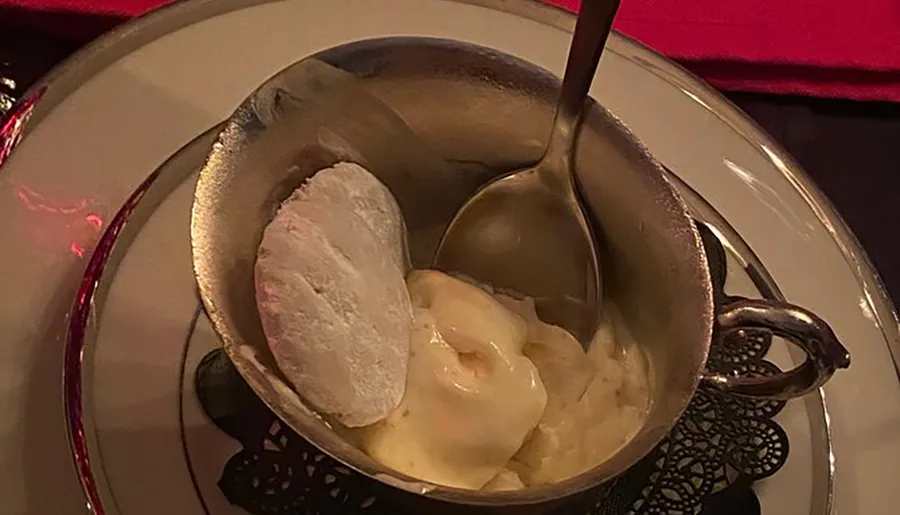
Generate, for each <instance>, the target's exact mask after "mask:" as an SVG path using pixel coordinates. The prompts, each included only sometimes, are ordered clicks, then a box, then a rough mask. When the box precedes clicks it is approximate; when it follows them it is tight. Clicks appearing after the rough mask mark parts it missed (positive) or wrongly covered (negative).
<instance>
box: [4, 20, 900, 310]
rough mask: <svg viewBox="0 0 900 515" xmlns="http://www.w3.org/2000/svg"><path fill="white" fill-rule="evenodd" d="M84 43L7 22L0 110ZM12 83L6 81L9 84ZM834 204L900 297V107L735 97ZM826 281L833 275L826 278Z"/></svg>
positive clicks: (891, 289) (778, 97) (762, 96)
mask: <svg viewBox="0 0 900 515" xmlns="http://www.w3.org/2000/svg"><path fill="white" fill-rule="evenodd" d="M79 45H80V43H75V42H72V41H68V40H64V39H60V38H59V37H55V36H54V35H52V34H49V33H46V32H43V31H41V30H37V29H35V28H32V27H25V26H20V25H14V24H9V23H3V22H0V108H2V105H3V95H4V94H5V95H9V96H12V97H14V96H16V95H17V94H20V93H21V92H22V91H23V90H24V89H26V88H27V87H28V86H29V85H30V84H31V83H33V82H34V81H35V80H37V79H38V78H39V77H40V76H41V75H43V74H44V73H46V72H47V71H48V70H49V69H50V68H51V67H52V66H53V65H55V64H56V63H58V62H59V61H61V60H63V59H65V58H66V57H67V56H68V55H70V54H71V53H72V52H74V51H75V50H77V49H78V47H79ZM4 78H6V79H11V81H9V80H7V81H4V80H2V79H4ZM728 96H729V98H730V99H731V100H732V101H733V102H734V103H736V104H737V105H738V106H739V107H741V108H742V109H743V110H744V111H746V112H747V113H748V114H749V115H750V116H751V117H752V118H753V119H755V120H756V121H757V123H759V125H761V126H762V127H763V128H764V129H765V130H767V131H768V132H769V133H770V134H771V135H772V136H773V137H774V138H775V139H776V140H778V141H779V142H780V143H781V144H782V145H783V146H784V147H785V149H787V151H788V152H789V153H791V154H792V155H793V156H794V157H795V158H796V159H797V161H798V162H799V163H800V164H801V166H803V168H805V169H806V171H807V172H809V174H810V175H811V176H812V177H813V179H814V181H815V182H816V183H817V184H818V185H819V187H820V188H821V189H822V190H823V191H824V192H825V194H826V195H827V196H828V197H829V198H830V199H831V200H832V202H833V203H834V204H835V206H836V207H837V209H838V211H839V212H840V213H841V215H842V216H843V217H844V219H845V220H846V221H847V223H848V224H849V226H850V227H851V229H852V230H853V231H854V232H855V233H856V235H857V237H858V238H859V240H860V241H861V242H862V245H863V247H864V248H865V249H866V251H867V252H868V254H869V256H870V257H871V259H872V261H873V262H874V263H875V266H876V268H877V269H878V272H879V273H880V274H881V277H882V279H883V280H884V282H885V284H886V286H887V290H888V292H889V294H890V295H891V297H892V298H894V299H900V238H898V237H897V230H896V228H895V227H896V225H898V222H900V215H898V210H897V206H896V205H895V204H894V202H896V197H897V193H898V192H900V166H898V164H897V157H896V154H897V144H898V142H900V104H889V103H881V102H867V103H863V102H852V101H846V100H822V99H812V98H804V97H787V96H776V95H760V94H741V93H732V94H729V95H728ZM822 280H827V278H822Z"/></svg>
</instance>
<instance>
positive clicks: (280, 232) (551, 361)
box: [192, 38, 848, 507]
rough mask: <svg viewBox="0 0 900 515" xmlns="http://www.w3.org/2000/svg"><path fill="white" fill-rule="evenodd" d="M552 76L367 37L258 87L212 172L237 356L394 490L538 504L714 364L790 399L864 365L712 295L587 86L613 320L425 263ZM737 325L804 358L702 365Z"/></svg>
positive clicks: (651, 168)
mask: <svg viewBox="0 0 900 515" xmlns="http://www.w3.org/2000/svg"><path fill="white" fill-rule="evenodd" d="M556 88H557V82H556V79H555V78H554V77H553V76H552V75H550V74H549V73H547V72H545V71H544V70H541V69H539V68H537V67H535V66H533V65H531V64H528V63H525V62H522V61H519V60H517V59H515V58H513V57H511V56H507V55H503V54H500V53H497V52H494V51H492V50H489V49H485V48H480V47H475V46H472V45H468V44H465V43H460V42H451V41H444V40H433V39H423V38H389V39H382V40H369V41H363V42H358V43H353V44H350V45H346V46H342V47H338V48H334V49H329V50H326V51H324V52H322V53H320V54H318V55H316V56H313V57H311V58H309V59H307V60H304V61H301V62H299V63H297V64H295V65H293V66H291V67H289V68H287V69H285V70H284V71H282V72H280V73H279V74H278V75H276V76H274V77H273V78H272V79H270V80H269V81H268V82H267V83H266V84H264V85H263V86H261V87H260V88H259V89H258V90H257V91H256V92H254V93H253V95H251V97H250V98H248V100H247V101H245V102H244V103H243V104H242V105H241V106H240V107H239V108H238V110H237V111H236V112H235V114H234V115H233V116H232V117H231V118H230V119H229V121H228V123H227V124H226V127H225V128H224V129H223V131H222V133H221V134H220V137H219V140H218V142H217V143H216V145H215V146H214V148H213V150H212V152H211V154H210V156H209V159H208V161H207V163H206V165H205V167H204V169H203V170H202V172H201V177H200V180H199V183H198V186H197V191H196V195H195V204H194V210H193V218H192V241H193V251H194V264H195V272H196V275H197V279H198V283H199V286H200V292H201V296H202V297H203V301H204V304H205V306H206V308H207V311H208V313H209V315H210V318H211V320H212V322H213V325H214V327H215V329H216V331H217V332H218V334H219V335H220V337H221V338H222V340H223V344H224V347H225V349H226V351H227V352H228V355H229V356H230V357H231V359H232V360H233V361H234V363H235V365H236V366H237V368H238V370H239V371H240V372H241V373H242V375H243V376H244V377H245V379H246V380H247V382H248V383H249V384H250V385H251V387H252V388H253V389H254V390H255V391H256V392H257V393H258V394H259V395H260V397H261V398H262V399H263V400H264V401H265V402H266V403H267V404H269V406H270V407H272V409H273V410H274V411H275V413H276V414H278V415H279V417H281V418H282V419H283V420H284V421H285V422H286V423H287V424H288V425H290V426H291V427H292V428H293V429H294V430H296V431H297V432H298V433H299V434H300V435H302V436H304V437H306V438H307V439H309V440H310V441H311V442H312V443H313V444H315V445H317V446H318V447H320V448H321V449H322V450H323V451H325V452H327V453H328V454H330V455H331V456H333V457H335V458H336V459H338V460H340V461H342V462H344V463H346V464H347V465H348V466H350V467H352V468H353V469H355V470H357V471H359V472H361V473H363V474H365V475H367V476H369V477H371V478H374V479H376V480H379V481H381V482H383V483H386V484H388V485H390V486H391V487H394V488H396V489H399V490H403V491H406V492H410V493H413V494H416V495H419V496H421V497H423V498H434V499H440V500H443V501H450V502H454V503H466V504H472V505H487V506H491V507H498V506H511V505H531V506H540V505H543V504H545V503H549V502H552V501H554V500H558V499H561V498H564V497H567V496H569V495H572V494H575V493H577V492H580V491H583V490H585V489H588V488H590V487H593V486H596V485H598V484H601V483H603V482H605V481H608V480H609V479H611V478H614V477H616V476H617V475H618V474H620V473H621V472H623V471H624V470H626V469H627V468H628V467H629V466H630V465H632V464H633V463H635V462H636V461H637V460H638V459H640V458H641V457H642V456H644V455H645V454H646V453H647V452H649V451H650V449H652V447H653V446H654V445H655V444H656V443H657V442H658V441H659V440H660V439H661V438H662V437H663V436H664V435H665V434H666V432H667V431H668V429H669V428H670V427H671V426H672V424H673V423H674V422H675V421H676V420H677V418H678V416H679V415H680V414H681V412H682V411H683V409H684V408H685V407H686V405H687V403H688V401H689V400H690V398H691V396H692V394H693V392H694V390H695V389H696V388H697V385H698V384H699V382H700V381H701V380H703V381H706V382H708V383H709V384H711V385H714V386H716V387H719V388H722V389H724V390H727V391H731V392H734V393H736V394H739V395H757V396H769V397H776V398H786V397H790V396H796V395H800V394H803V393H805V392H808V391H810V390H811V389H814V388H816V387H818V386H819V385H820V384H822V382H824V381H825V380H827V378H828V377H830V375H831V374H832V373H833V372H834V370H835V369H836V368H840V367H843V366H846V365H847V364H848V357H847V354H846V351H845V350H844V349H843V347H842V346H841V345H840V344H839V343H838V342H837V340H836V338H835V337H834V335H833V333H831V331H830V329H828V327H827V325H825V324H824V323H823V322H822V321H821V320H819V319H818V318H817V317H815V316H814V315H812V314H811V313H808V312H806V311H804V310H802V309H800V308H797V307H794V306H789V305H778V304H773V303H767V302H763V301H738V302H736V303H734V304H732V305H728V306H720V307H714V306H713V299H712V288H711V283H710V277H709V270H708V267H707V263H706V260H705V256H704V253H703V248H702V243H701V240H700V238H699V234H698V232H697V229H696V227H695V226H694V223H693V220H692V219H691V217H690V216H689V213H688V212H687V209H686V207H685V204H684V203H683V201H682V200H681V199H680V198H679V197H678V195H677V194H676V193H675V191H674V190H673V188H672V187H671V186H670V185H669V183H668V182H667V181H666V179H665V175H664V173H663V170H662V169H661V167H660V166H659V164H658V163H656V162H655V161H654V160H653V158H652V157H651V156H650V155H649V154H648V152H647V151H646V149H644V148H643V146H642V145H640V143H639V142H638V141H637V140H636V139H635V138H634V137H633V135H631V134H630V133H629V132H628V130H627V129H626V128H625V127H624V126H623V125H622V124H621V123H620V122H619V121H618V120H616V119H615V118H614V117H613V116H612V115H611V114H610V113H608V112H606V111H605V110H604V109H603V108H602V107H601V106H599V105H598V104H596V103H595V102H593V101H589V105H588V106H587V108H586V114H585V118H584V122H583V125H582V128H581V132H580V135H579V141H578V147H577V149H576V154H575V163H574V164H575V172H576V178H577V183H578V189H579V192H580V194H581V197H582V200H583V203H584V205H585V208H586V210H587V212H588V213H589V215H590V218H591V222H592V224H593V226H594V227H595V229H596V231H597V234H598V235H599V239H600V241H601V242H602V249H601V250H602V260H603V276H604V277H603V278H604V303H603V308H602V309H603V310H604V312H605V313H604V320H605V322H604V324H605V325H604V326H603V327H602V328H601V331H599V332H598V336H597V337H596V338H595V339H594V340H593V341H594V343H593V344H592V345H591V346H590V347H589V348H588V349H587V352H585V351H584V350H583V349H581V347H580V345H578V344H577V343H574V342H573V340H571V336H570V335H566V334H565V332H564V331H561V330H559V329H558V328H555V327H553V326H550V325H548V324H544V323H543V322H542V321H541V320H540V317H539V312H536V311H535V309H534V303H533V299H528V298H520V296H518V295H516V292H514V291H493V290H492V289H491V288H490V285H481V284H473V283H471V282H469V281H466V280H465V278H464V277H463V276H461V275H456V274H455V273H456V272H463V273H464V271H455V270H443V271H435V270H428V269H429V268H430V264H431V257H432V255H433V253H434V249H435V248H436V246H437V244H438V242H439V240H440V237H441V234H442V233H443V230H444V228H446V225H447V224H448V223H449V221H450V220H451V219H452V217H453V214H454V213H455V210H456V209H457V208H458V207H459V206H460V205H461V204H462V202H463V201H464V200H465V199H466V198H467V197H468V196H469V195H471V193H472V192H474V191H475V190H476V189H477V188H478V187H479V186H480V185H481V184H484V183H485V182H486V181H488V180H489V179H491V178H492V177H495V176H497V175H498V174H502V173H504V172H506V171H509V170H512V169H516V168H520V167H521V166H523V165H525V164H528V163H530V162H533V161H535V160H536V159H537V158H538V157H539V156H540V153H541V151H542V149H543V144H542V142H543V140H544V139H545V138H546V133H547V131H548V127H549V122H550V119H551V117H552V114H553V103H554V100H555V95H556V91H557V90H556ZM434 156H438V157H439V158H440V159H435V158H434ZM317 185H318V186H317ZM341 192H343V193H341ZM361 192H363V193H361ZM354 195H355V196H354ZM354 199H355V200H354ZM360 199H362V200H360ZM499 229H502V228H498V230H499ZM550 244H553V242H549V241H548V245H550ZM335 270H341V271H342V273H340V274H338V273H335ZM292 281H294V282H292ZM300 287H304V288H306V287H308V288H307V289H306V290H305V294H303V295H300V294H299V293H298V292H299V291H300ZM304 295H305V296H304ZM323 296H324V297H325V301H322V297H323ZM257 301H258V302H257ZM257 304H258V305H257ZM326 304H327V306H328V308H329V309H330V311H329V310H326V309H325V306H326ZM336 306H343V307H344V308H346V309H335V307H336ZM257 307H258V308H259V309H257ZM717 309H718V312H717V311H716V310H717ZM298 313H301V314H303V316H304V317H305V318H302V319H300V318H296V317H295V315H297V314H298ZM341 313H349V314H348V315H346V316H344V315H341ZM329 317H330V318H329ZM323 321H325V322H327V323H325V322H323ZM328 321H330V322H328ZM335 321H340V323H338V322H335ZM338 326H340V327H338ZM741 327H764V328H768V329H770V330H772V331H773V332H775V333H777V334H779V335H783V336H787V337H789V338H791V339H792V340H795V341H796V342H797V343H799V344H800V345H801V346H802V347H803V348H804V350H806V351H807V353H808V354H809V359H808V360H807V361H806V362H805V363H804V364H802V365H801V366H799V367H798V368H797V369H794V370H792V371H789V372H786V373H784V374H781V375H777V376H773V377H771V378H732V377H722V376H707V375H705V372H704V362H705V359H706V355H707V352H708V349H709V344H710V341H711V339H712V338H714V337H718V335H719V334H721V333H722V332H725V331H734V330H739V329H740V328H741ZM328 331H331V332H328ZM404 335H405V336H406V337H405V339H404ZM567 336H568V338H567ZM573 343H574V345H572V344H573ZM404 346H405V349H406V352H405V353H404ZM373 363H374V364H376V365H377V366H373V365H372V364H373ZM560 371H562V372H560ZM467 392H468V393H467ZM473 392H474V393H473ZM513 392H515V393H513Z"/></svg>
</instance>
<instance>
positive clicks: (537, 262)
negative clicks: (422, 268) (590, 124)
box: [434, 0, 619, 345]
mask: <svg viewBox="0 0 900 515" xmlns="http://www.w3.org/2000/svg"><path fill="white" fill-rule="evenodd" d="M618 7H619V0H583V1H582V3H581V11H580V13H579V15H578V21H577V23H576V25H575V34H574V35H573V37H572V45H571V47H570V48H569V57H568V61H567V63H566V71H565V76H564V77H563V83H562V90H561V92H560V95H559V100H558V102H557V105H556V115H555V117H554V120H553V128H552V132H551V133H550V141H549V143H548V144H547V148H546V150H545V151H544V155H543V157H542V158H541V160H540V161H539V162H538V163H537V165H535V166H533V167H530V168H525V169H522V170H517V171H514V172H512V173H509V174H507V175H503V176H501V177H499V178H497V179H495V180H493V181H491V182H490V183H488V184H486V185H484V186H483V187H482V188H481V189H479V190H478V191H477V192H476V193H475V194H474V195H473V196H472V197H470V198H469V199H468V200H467V201H466V203H465V204H464V205H463V207H462V208H461V209H460V210H459V211H458V212H457V214H456V216H455V217H454V218H453V221H452V222H451V223H450V225H449V227H448V228H447V231H446V232H445V233H444V236H443V238H442V240H441V243H440V246H439V247H438V250H437V253H436V254H435V258H434V266H435V268H439V269H442V270H445V271H448V272H458V273H462V274H464V275H466V276H469V277H470V278H472V279H474V280H476V281H478V282H483V283H487V284H490V285H491V286H493V287H495V288H497V289H499V290H501V291H503V290H508V291H509V290H511V291H513V292H516V293H519V294H523V295H527V296H530V297H534V298H535V304H536V307H537V311H538V315H539V316H540V317H541V318H542V319H543V320H544V321H545V322H549V323H553V324H556V325H559V326H561V327H563V328H565V329H567V330H568V331H569V332H571V333H572V334H573V335H575V337H576V338H578V340H579V341H580V342H582V344H584V345H586V344H587V343H588V342H589V341H590V339H591V338H592V337H593V334H594V331H595V329H596V327H597V320H598V317H599V313H600V307H601V306H600V303H601V297H602V287H601V272H600V262H599V260H598V258H597V251H598V249H597V243H596V240H595V238H594V235H593V233H592V232H591V227H590V224H589V222H588V221H587V219H586V218H585V214H584V211H583V209H582V207H581V204H580V202H579V200H578V196H577V193H576V191H575V182H574V180H575V177H574V172H573V154H574V150H575V143H576V137H577V135H578V128H579V127H580V124H581V119H582V111H583V110H584V105H585V101H586V97H587V95H588V90H589V89H590V86H591V82H592V81H593V79H594V73H595V72H596V70H597V64H598V62H599V61H600V55H601V53H602V52H603V47H604V45H605V44H606V39H607V37H608V36H609V32H610V30H611V28H612V22H613V18H614V17H615V14H616V10H617V9H618Z"/></svg>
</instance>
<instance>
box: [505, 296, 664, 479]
mask: <svg viewBox="0 0 900 515" xmlns="http://www.w3.org/2000/svg"><path fill="white" fill-rule="evenodd" d="M500 300H501V301H502V302H503V303H504V304H505V305H506V306H508V307H509V308H510V309H513V310H515V311H516V312H517V313H519V314H520V315H521V316H522V317H523V318H525V319H526V320H527V321H528V345H526V347H525V355H526V356H528V358H530V359H531V361H532V362H533V363H534V364H535V365H536V366H537V368H538V371H539V373H540V376H541V381H542V382H543V384H544V388H545V389H546V391H547V407H546V409H545V410H544V414H543V416H542V417H541V421H540V422H539V423H538V426H537V428H536V429H535V430H534V432H533V433H532V435H531V437H530V438H529V440H528V441H527V442H526V443H525V445H523V446H522V448H521V449H520V450H519V452H517V453H516V455H515V457H514V458H513V460H512V461H511V462H510V463H509V465H508V468H509V469H510V470H512V471H514V472H516V473H517V474H518V475H519V478H520V479H521V481H522V482H523V483H524V484H525V485H526V486H537V485H544V484H549V483H555V482H559V481H562V480H565V479H568V478H570V477H573V476H576V475H578V474H581V473H582V472H586V471H588V470H590V469H592V468H594V467H596V466H597V465H600V464H601V463H603V462H604V461H606V460H607V459H609V458H610V457H611V456H612V455H613V454H615V453H616V451H618V450H619V449H620V448H621V447H622V446H623V445H625V444H626V443H628V441H629V440H630V439H631V438H632V437H633V436H634V435H635V434H636V433H637V432H638V431H639V430H640V429H641V427H642V426H643V423H644V419H645V417H646V413H647V408H648V405H649V386H648V385H649V380H648V376H647V366H646V363H645V362H644V359H643V355H642V353H641V351H640V349H639V347H638V345H637V343H636V342H634V341H633V340H632V339H631V336H630V335H629V334H628V332H627V329H626V326H625V324H624V323H623V321H622V320H621V318H620V316H619V313H618V311H617V309H616V307H615V305H614V304H613V303H612V302H604V317H603V319H602V321H601V325H600V328H599V330H598V332H597V335H596V336H595V337H594V340H593V342H592V343H591V345H590V347H589V350H588V352H587V353H585V352H584V350H583V349H582V347H581V345H580V344H579V343H578V342H577V341H576V340H575V338H573V337H572V335H570V334H569V333H568V332H566V331H564V330H563V329H560V328H559V327H556V326H551V325H548V324H545V323H543V322H541V321H540V320H539V319H538V318H537V315H536V314H535V312H534V303H533V302H532V301H531V300H525V301H518V300H514V299H512V298H510V297H504V296H501V297H500Z"/></svg>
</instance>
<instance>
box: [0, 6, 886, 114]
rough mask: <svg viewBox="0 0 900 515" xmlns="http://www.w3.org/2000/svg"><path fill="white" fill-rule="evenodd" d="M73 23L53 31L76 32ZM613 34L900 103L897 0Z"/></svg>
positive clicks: (729, 68) (786, 83) (653, 25)
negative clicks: (626, 35) (624, 35)
mask: <svg viewBox="0 0 900 515" xmlns="http://www.w3.org/2000/svg"><path fill="white" fill-rule="evenodd" d="M168 1H169V0H0V17H2V16H4V13H6V14H7V15H9V14H10V13H13V14H14V13H16V12H20V13H21V12H25V13H30V16H29V18H30V19H31V20H36V21H41V20H44V25H47V24H48V23H47V20H51V19H52V17H53V16H57V17H58V16H60V14H59V13H69V14H70V15H71V13H85V14H90V15H92V16H91V17H92V18H95V23H96V21H97V20H98V19H99V20H102V21H105V23H99V24H98V26H100V27H102V26H105V25H106V24H109V23H110V22H112V21H118V20H120V19H122V18H126V17H130V16H134V15H137V14H141V13H143V12H145V11H147V10H149V9H151V8H153V7H155V6H157V5H160V4H163V3H167V2H168ZM371 1H377V0H371ZM544 1H546V2H549V3H552V4H556V5H559V6H562V7H564V8H566V9H569V10H572V11H574V10H577V7H578V5H579V3H580V0H544ZM4 7H5V9H4ZM36 11H37V12H40V14H38V13H36ZM48 11H49V12H50V13H53V14H52V15H51V14H49V13H48ZM70 18H71V16H67V17H66V21H62V22H60V21H57V22H56V23H54V24H53V25H54V26H55V27H54V28H55V29H56V30H59V31H64V32H68V33H72V28H73V27H77V22H74V21H69V19H70ZM616 28H617V29H618V30H620V31H622V32H624V33H626V34H628V35H630V36H632V37H634V38H635V39H637V40H639V41H642V42H643V43H645V44H647V45H648V46H650V47H652V48H654V49H656V50H658V51H660V52H662V53H663V54H665V55H667V56H669V57H671V58H673V59H676V60H678V61H679V62H681V63H682V64H683V65H685V66H686V67H687V68H689V69H690V70H692V71H694V72H695V73H697V74H699V75H700V76H701V77H703V78H705V79H706V80H707V81H709V82H710V83H712V84H713V85H714V86H717V87H720V88H722V89H726V90H737V91H761V92H772V93H792V94H801V95H811V96H823V97H842V98H852V99H868V100H876V99H877V100H893V101H900V0H865V1H863V2H857V3H854V2H848V1H846V0H689V1H686V0H622V6H621V8H620V10H619V15H618V18H617V19H616ZM92 35H93V34H92Z"/></svg>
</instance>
